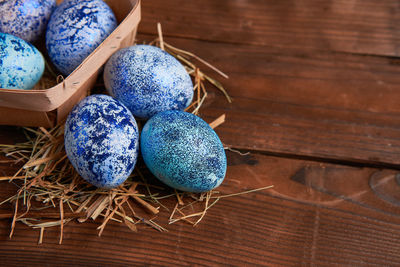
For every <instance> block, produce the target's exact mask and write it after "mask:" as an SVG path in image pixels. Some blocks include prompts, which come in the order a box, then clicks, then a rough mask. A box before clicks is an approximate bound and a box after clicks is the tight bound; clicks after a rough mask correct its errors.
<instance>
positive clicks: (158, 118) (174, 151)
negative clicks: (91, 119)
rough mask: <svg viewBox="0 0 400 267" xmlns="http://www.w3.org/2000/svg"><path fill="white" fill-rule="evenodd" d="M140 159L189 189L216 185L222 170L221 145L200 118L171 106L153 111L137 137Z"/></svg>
mask: <svg viewBox="0 0 400 267" xmlns="http://www.w3.org/2000/svg"><path fill="white" fill-rule="evenodd" d="M140 149H141V152H142V155H143V159H144V162H145V163H146V165H147V167H148V168H149V169H150V171H151V172H152V173H153V174H154V175H155V176H156V177H157V178H158V179H160V180H161V181H162V182H164V183H166V184H167V185H169V186H171V187H173V188H176V189H179V190H183V191H189V192H205V191H209V190H211V189H214V188H215V187H217V186H219V185H220V184H221V183H222V181H223V179H224V177H225V173H226V155H225V150H224V147H223V145H222V143H221V141H220V139H219V138H218V136H217V134H216V133H215V132H214V130H213V129H212V128H211V127H210V126H209V125H208V124H207V123H206V122H205V121H203V120H202V119H201V118H199V117H197V116H195V115H193V114H191V113H187V112H183V111H177V110H171V111H164V112H161V113H158V114H157V115H154V116H153V117H152V118H151V119H150V120H148V121H147V123H146V124H145V126H144V128H143V130H142V133H141V139H140Z"/></svg>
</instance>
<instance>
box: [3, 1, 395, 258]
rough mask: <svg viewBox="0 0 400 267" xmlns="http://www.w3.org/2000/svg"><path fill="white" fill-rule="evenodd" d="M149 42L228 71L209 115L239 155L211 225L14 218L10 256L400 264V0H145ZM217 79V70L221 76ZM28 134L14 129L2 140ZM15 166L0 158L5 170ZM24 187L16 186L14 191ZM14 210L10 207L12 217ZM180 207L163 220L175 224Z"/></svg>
mask: <svg viewBox="0 0 400 267" xmlns="http://www.w3.org/2000/svg"><path fill="white" fill-rule="evenodd" d="M142 5H143V12H142V14H143V19H142V23H141V25H140V29H139V33H140V34H139V38H140V40H151V39H153V38H154V34H155V33H156V22H158V21H160V22H161V23H162V25H163V30H164V34H165V38H166V41H167V42H169V43H171V44H174V45H176V46H178V47H181V48H183V49H186V50H189V51H192V52H195V53H196V54H198V55H199V56H201V57H203V58H205V59H207V60H209V61H210V62H211V63H213V64H214V65H216V66H217V67H219V68H221V69H222V70H224V71H225V72H226V73H227V74H228V75H229V76H230V79H229V80H223V79H221V81H222V82H223V84H224V85H225V86H226V88H227V89H228V91H229V93H230V94H231V96H232V97H233V103H232V104H228V103H227V102H226V101H225V99H224V97H223V95H222V94H221V93H220V92H219V91H217V90H214V89H210V90H209V93H210V97H209V99H208V100H207V102H206V107H205V108H204V109H203V111H202V116H203V117H204V118H205V119H206V120H207V121H209V122H210V121H212V120H213V119H215V118H217V117H218V116H219V115H221V114H223V113H225V114H226V115H227V121H226V123H224V124H223V125H221V126H220V127H218V128H217V133H218V134H219V135H220V137H221V139H222V141H223V142H224V144H226V145H228V146H231V147H232V148H239V149H243V150H245V151H251V154H250V155H247V156H240V155H238V154H236V153H233V152H227V155H228V162H229V167H228V172H227V177H226V180H225V182H224V183H223V185H222V186H221V188H220V191H221V192H224V193H233V192H238V191H243V190H249V189H254V188H258V187H263V186H267V185H271V184H272V185H274V188H273V189H270V190H267V191H262V192H257V193H252V194H247V195H242V196H237V197H231V198H226V199H223V200H221V201H220V202H219V203H218V204H216V205H215V206H214V207H213V208H211V209H210V210H209V211H208V213H207V215H206V217H205V218H204V219H203V221H202V222H201V223H200V225H199V226H197V227H195V228H193V227H192V226H190V225H187V224H185V223H181V224H174V225H170V226H168V229H169V232H168V233H159V232H156V231H154V230H153V229H150V228H147V227H145V226H143V227H139V232H138V233H132V232H130V230H129V229H128V228H126V227H125V226H121V225H119V224H113V223H111V224H110V225H108V226H107V228H106V230H105V231H104V233H103V236H102V237H97V230H96V227H97V226H98V225H99V223H98V222H92V223H89V224H77V223H71V224H68V225H67V226H66V227H65V229H64V241H63V244H62V245H58V238H59V229H58V228H54V229H49V230H46V232H45V236H44V243H43V244H42V245H37V240H38V235H39V231H33V230H31V229H28V228H27V227H24V226H22V225H19V224H18V225H17V227H16V230H15V234H14V237H13V239H12V240H9V239H8V233H9V230H10V221H8V220H2V221H1V222H0V257H1V258H2V260H1V262H2V264H3V265H40V266H43V265H48V266H52V265H54V266H62V265H68V266H71V265H77V266H79V265H84V266H114V265H115V266H127V265H130V266H131V265H139V266H143V265H145V266H147V265H154V266H167V265H179V266H193V265H202V266H216V265H235V266H256V265H270V266H276V265H283V266H299V265H304V266H325V265H340V266H399V265H400V240H399V236H400V186H399V184H398V180H399V177H398V176H397V174H398V170H399V167H400V165H399V164H400V126H399V125H400V105H399V104H398V103H399V102H400V91H399V89H400V86H399V84H400V78H399V75H398V74H399V71H400V59H399V58H397V57H398V56H399V55H400V50H399V49H400V39H399V38H400V31H399V25H400V21H399V16H400V4H399V2H398V1H394V0H383V1H373V0H366V1H360V0H359V1H357V0H349V1H342V0H335V1H334V0H324V1H322V0H311V1H297V0H296V1H293V0H292V1H289V0H282V1H272V0H268V1H264V0H249V1H234V0H220V1H212V0H204V1H187V0H172V1H161V0H144V1H143V3H142ZM214 77H216V78H217V76H215V75H214ZM20 137H21V132H20V130H19V129H18V128H15V127H1V128H0V142H1V143H3V142H7V143H12V142H16V141H17V140H18V139H19V138H20ZM13 171H15V167H14V166H10V165H7V164H1V165H0V176H1V175H3V174H12V173H13ZM13 190H15V186H14V185H13V184H9V183H2V191H1V193H0V196H1V197H2V198H1V200H2V199H4V198H5V196H6V195H7V194H9V193H10V192H12V191H13ZM10 209H11V207H10V206H2V207H0V211H2V212H9V210H10ZM168 215H169V214H168V213H166V212H161V214H160V215H159V218H158V219H159V221H160V222H161V224H163V223H164V225H166V224H167V217H168Z"/></svg>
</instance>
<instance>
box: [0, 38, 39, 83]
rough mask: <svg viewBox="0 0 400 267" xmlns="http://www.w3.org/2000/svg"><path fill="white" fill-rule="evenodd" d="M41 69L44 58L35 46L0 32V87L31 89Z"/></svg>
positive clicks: (37, 79)
mask: <svg viewBox="0 0 400 267" xmlns="http://www.w3.org/2000/svg"><path fill="white" fill-rule="evenodd" d="M43 71H44V59H43V56H42V54H41V53H40V52H39V50H37V49H36V47H34V46H33V45H31V44H30V43H27V42H25V41H24V40H22V39H21V38H18V37H16V36H14V35H11V34H6V33H1V32H0V88H6V89H31V88H32V87H33V86H34V85H35V84H36V83H37V82H38V81H39V80H40V78H41V77H42V74H43Z"/></svg>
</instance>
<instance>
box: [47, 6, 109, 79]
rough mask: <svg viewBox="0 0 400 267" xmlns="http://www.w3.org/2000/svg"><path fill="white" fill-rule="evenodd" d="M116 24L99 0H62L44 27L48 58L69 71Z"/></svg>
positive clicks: (93, 48) (60, 67)
mask: <svg viewBox="0 0 400 267" xmlns="http://www.w3.org/2000/svg"><path fill="white" fill-rule="evenodd" d="M116 26H117V20H116V18H115V16H114V13H113V12H112V10H111V9H110V7H109V6H108V5H107V4H106V3H105V2H103V1H102V0H65V1H64V2H62V3H61V4H60V5H59V6H58V7H57V8H56V10H55V11H54V12H53V14H52V16H51V18H50V21H49V24H48V26H47V31H46V48H47V52H48V54H49V56H50V58H51V61H52V62H53V63H54V65H55V66H56V67H57V69H58V70H59V71H61V72H62V73H63V74H64V75H66V76H67V75H69V74H70V73H71V72H72V71H73V70H74V69H75V68H76V67H78V66H79V64H81V63H82V62H83V60H84V59H85V58H86V57H87V56H89V55H90V53H92V52H93V51H94V50H95V49H96V48H97V46H98V45H99V44H100V43H101V42H103V40H104V39H106V38H107V36H108V35H109V34H110V33H112V31H113V30H114V29H115V28H116Z"/></svg>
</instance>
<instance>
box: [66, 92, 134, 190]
mask: <svg viewBox="0 0 400 267" xmlns="http://www.w3.org/2000/svg"><path fill="white" fill-rule="evenodd" d="M64 135H65V137H64V144H65V151H66V153H67V156H68V158H69V160H70V161H71V163H72V165H73V166H74V168H75V170H77V172H78V173H79V174H80V175H81V176H82V177H83V178H84V179H85V180H86V181H87V182H89V183H91V184H93V185H95V186H97V187H101V188H113V187H116V186H118V185H120V184H122V183H123V182H124V181H125V180H126V179H127V178H128V176H129V175H130V174H131V172H132V171H133V169H134V167H135V164H136V159H137V155H138V150H139V131H138V128H137V124H136V121H135V119H134V117H133V116H132V114H131V113H130V111H129V110H128V109H127V108H126V107H125V106H124V105H122V104H121V103H120V102H118V101H116V100H115V99H113V98H112V97H110V96H107V95H91V96H89V97H86V98H85V99H83V100H82V101H81V102H79V103H78V104H77V105H76V106H75V107H74V108H73V109H72V111H71V113H70V114H69V115H68V118H67V121H66V123H65V132H64Z"/></svg>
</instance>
